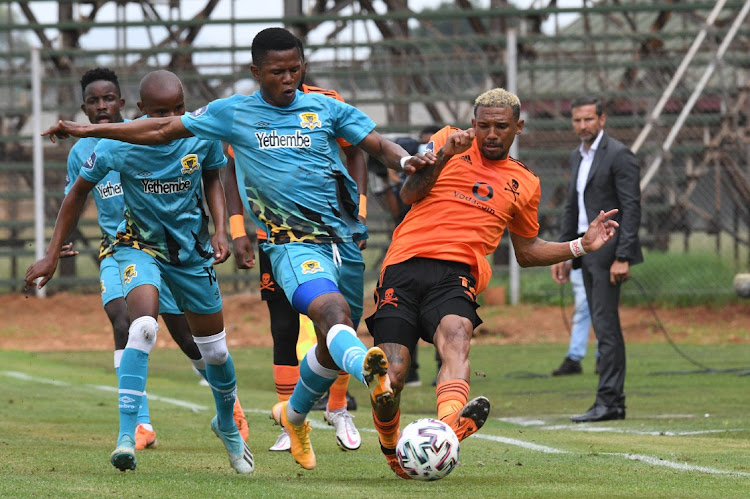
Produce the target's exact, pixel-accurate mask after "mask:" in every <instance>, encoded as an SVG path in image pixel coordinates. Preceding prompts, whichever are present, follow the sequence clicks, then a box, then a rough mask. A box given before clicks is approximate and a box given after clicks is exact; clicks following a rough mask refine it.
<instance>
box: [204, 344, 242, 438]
mask: <svg viewBox="0 0 750 499" xmlns="http://www.w3.org/2000/svg"><path fill="white" fill-rule="evenodd" d="M206 380H207V381H208V384H209V385H210V386H211V393H213V395H214V402H215V404H216V414H217V415H218V416H219V429H220V430H221V431H231V430H232V429H235V428H236V427H237V425H235V424H234V418H233V417H232V411H233V409H234V400H235V397H236V396H237V378H236V377H235V374H234V362H233V361H232V356H231V355H227V360H226V362H224V363H223V364H208V363H207V364H206Z"/></svg>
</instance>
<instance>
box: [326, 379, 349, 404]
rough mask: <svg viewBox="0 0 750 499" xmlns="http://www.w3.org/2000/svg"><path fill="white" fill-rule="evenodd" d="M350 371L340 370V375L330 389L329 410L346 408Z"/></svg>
mask: <svg viewBox="0 0 750 499" xmlns="http://www.w3.org/2000/svg"><path fill="white" fill-rule="evenodd" d="M349 376H350V375H349V373H348V372H346V371H339V377H338V378H336V381H334V382H333V384H332V385H331V387H330V388H329V389H328V410H329V411H338V410H339V409H345V408H346V388H347V387H348V386H349Z"/></svg>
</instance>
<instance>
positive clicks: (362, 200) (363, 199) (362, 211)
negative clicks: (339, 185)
mask: <svg viewBox="0 0 750 499" xmlns="http://www.w3.org/2000/svg"><path fill="white" fill-rule="evenodd" d="M359 216H360V217H362V218H367V196H365V195H364V194H360V195H359Z"/></svg>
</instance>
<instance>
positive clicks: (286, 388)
mask: <svg viewBox="0 0 750 499" xmlns="http://www.w3.org/2000/svg"><path fill="white" fill-rule="evenodd" d="M297 380H299V366H277V365H276V364H274V366H273V381H274V383H276V395H277V396H278V397H279V402H284V401H285V400H289V397H291V396H292V392H293V391H294V386H295V385H296V384H297Z"/></svg>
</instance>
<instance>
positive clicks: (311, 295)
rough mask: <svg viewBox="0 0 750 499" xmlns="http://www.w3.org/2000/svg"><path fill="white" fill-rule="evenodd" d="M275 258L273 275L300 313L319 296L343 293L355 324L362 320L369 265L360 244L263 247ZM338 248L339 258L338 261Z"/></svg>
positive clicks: (297, 244) (269, 245) (272, 262)
mask: <svg viewBox="0 0 750 499" xmlns="http://www.w3.org/2000/svg"><path fill="white" fill-rule="evenodd" d="M262 247H263V251H264V252H265V253H266V254H267V255H268V257H269V258H270V259H271V266H272V268H273V275H274V276H275V277H276V282H277V283H279V284H280V285H281V287H282V289H283V290H284V293H286V297H287V299H288V300H289V303H291V304H292V305H293V306H294V308H295V309H296V310H297V311H299V312H300V313H303V314H307V307H308V306H309V305H310V303H311V302H312V301H313V300H314V299H315V298H317V297H318V296H320V295H322V294H326V293H335V292H340V293H341V294H342V295H344V298H345V299H346V301H347V303H348V304H349V308H350V309H351V312H352V317H351V318H352V322H354V323H355V324H357V323H358V322H359V320H360V319H361V318H362V303H363V299H364V296H363V294H364V272H365V262H364V261H363V260H362V252H361V251H360V250H359V246H357V243H354V242H352V243H340V244H336V245H332V244H312V243H287V244H269V243H263V244H262ZM334 248H335V251H336V252H337V255H338V256H339V257H340V261H339V259H338V258H337V259H336V262H334Z"/></svg>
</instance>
